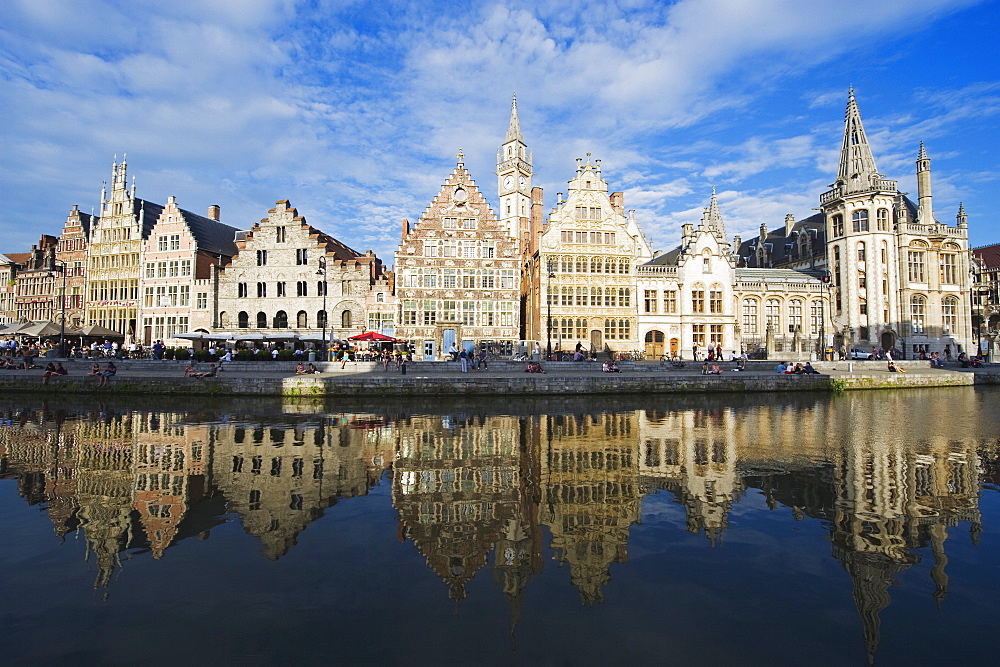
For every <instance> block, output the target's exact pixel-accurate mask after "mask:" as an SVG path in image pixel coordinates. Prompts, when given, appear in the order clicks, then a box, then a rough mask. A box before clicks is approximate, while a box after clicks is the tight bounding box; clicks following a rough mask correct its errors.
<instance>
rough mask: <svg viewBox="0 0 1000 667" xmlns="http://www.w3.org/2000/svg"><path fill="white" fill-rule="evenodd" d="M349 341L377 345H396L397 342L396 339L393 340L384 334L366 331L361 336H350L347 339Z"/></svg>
mask: <svg viewBox="0 0 1000 667" xmlns="http://www.w3.org/2000/svg"><path fill="white" fill-rule="evenodd" d="M347 340H359V341H370V342H377V343H395V342H396V339H395V338H393V337H392V336H386V335H384V334H380V333H379V332H377V331H366V332H364V333H363V334H359V335H357V336H349V337H348V338H347Z"/></svg>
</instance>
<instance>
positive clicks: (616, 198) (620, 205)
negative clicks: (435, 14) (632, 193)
mask: <svg viewBox="0 0 1000 667" xmlns="http://www.w3.org/2000/svg"><path fill="white" fill-rule="evenodd" d="M611 205H612V206H613V207H614V209H615V210H616V211H618V212H619V213H620V212H622V211H624V210H625V193H624V192H612V193H611Z"/></svg>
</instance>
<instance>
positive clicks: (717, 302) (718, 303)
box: [708, 289, 722, 313]
mask: <svg viewBox="0 0 1000 667" xmlns="http://www.w3.org/2000/svg"><path fill="white" fill-rule="evenodd" d="M708 312H710V313H722V290H716V289H713V290H712V291H710V292H709V293H708Z"/></svg>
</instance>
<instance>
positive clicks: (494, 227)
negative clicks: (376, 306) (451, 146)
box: [395, 152, 521, 361]
mask: <svg viewBox="0 0 1000 667" xmlns="http://www.w3.org/2000/svg"><path fill="white" fill-rule="evenodd" d="M505 180H506V178H505ZM511 197H514V195H511ZM514 199H517V197H514ZM512 206H513V205H512ZM520 264H521V261H520V252H519V249H518V240H517V239H516V238H514V237H513V236H511V233H510V230H509V227H508V226H507V225H506V224H504V223H501V222H500V221H499V220H498V219H497V217H496V216H495V215H494V214H493V211H492V210H491V209H490V206H489V204H488V203H487V201H486V199H485V198H484V197H483V195H482V193H481V192H480V191H479V188H478V187H477V186H476V182H475V181H474V180H473V179H472V177H471V176H470V175H469V172H468V171H466V169H465V163H464V162H463V157H462V153H461V152H459V154H458V164H457V165H456V166H455V169H454V170H453V171H452V172H451V175H450V176H448V179H447V180H446V181H445V183H444V185H443V186H442V187H441V191H440V192H439V193H438V195H437V196H436V197H435V198H434V200H433V201H432V202H431V204H430V206H428V207H427V209H426V210H425V211H424V212H423V214H421V216H420V219H419V220H418V221H417V224H416V225H414V226H413V227H411V226H410V223H409V221H407V220H404V221H403V230H402V239H401V241H400V244H399V249H398V250H397V251H396V269H395V271H396V296H397V298H398V300H399V304H400V313H401V320H400V322H399V326H398V328H397V336H398V337H400V338H405V339H409V340H411V341H413V342H414V344H415V345H417V346H418V348H417V354H418V355H420V356H421V357H422V358H423V359H424V360H428V361H429V360H434V359H438V358H440V357H441V355H442V354H445V353H446V352H447V350H448V349H449V348H450V347H451V345H452V344H453V343H454V344H456V345H459V344H460V345H462V346H463V347H465V348H467V349H472V348H473V347H474V346H475V345H476V344H477V343H483V342H486V341H511V340H514V339H516V338H518V334H519V332H520V308H519V306H520V284H519V280H520Z"/></svg>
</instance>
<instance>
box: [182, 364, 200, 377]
mask: <svg viewBox="0 0 1000 667" xmlns="http://www.w3.org/2000/svg"><path fill="white" fill-rule="evenodd" d="M197 374H198V371H197V369H196V368H195V367H194V362H191V361H189V362H188V365H187V366H185V367H184V377H186V378H189V377H193V376H195V375H197Z"/></svg>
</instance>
